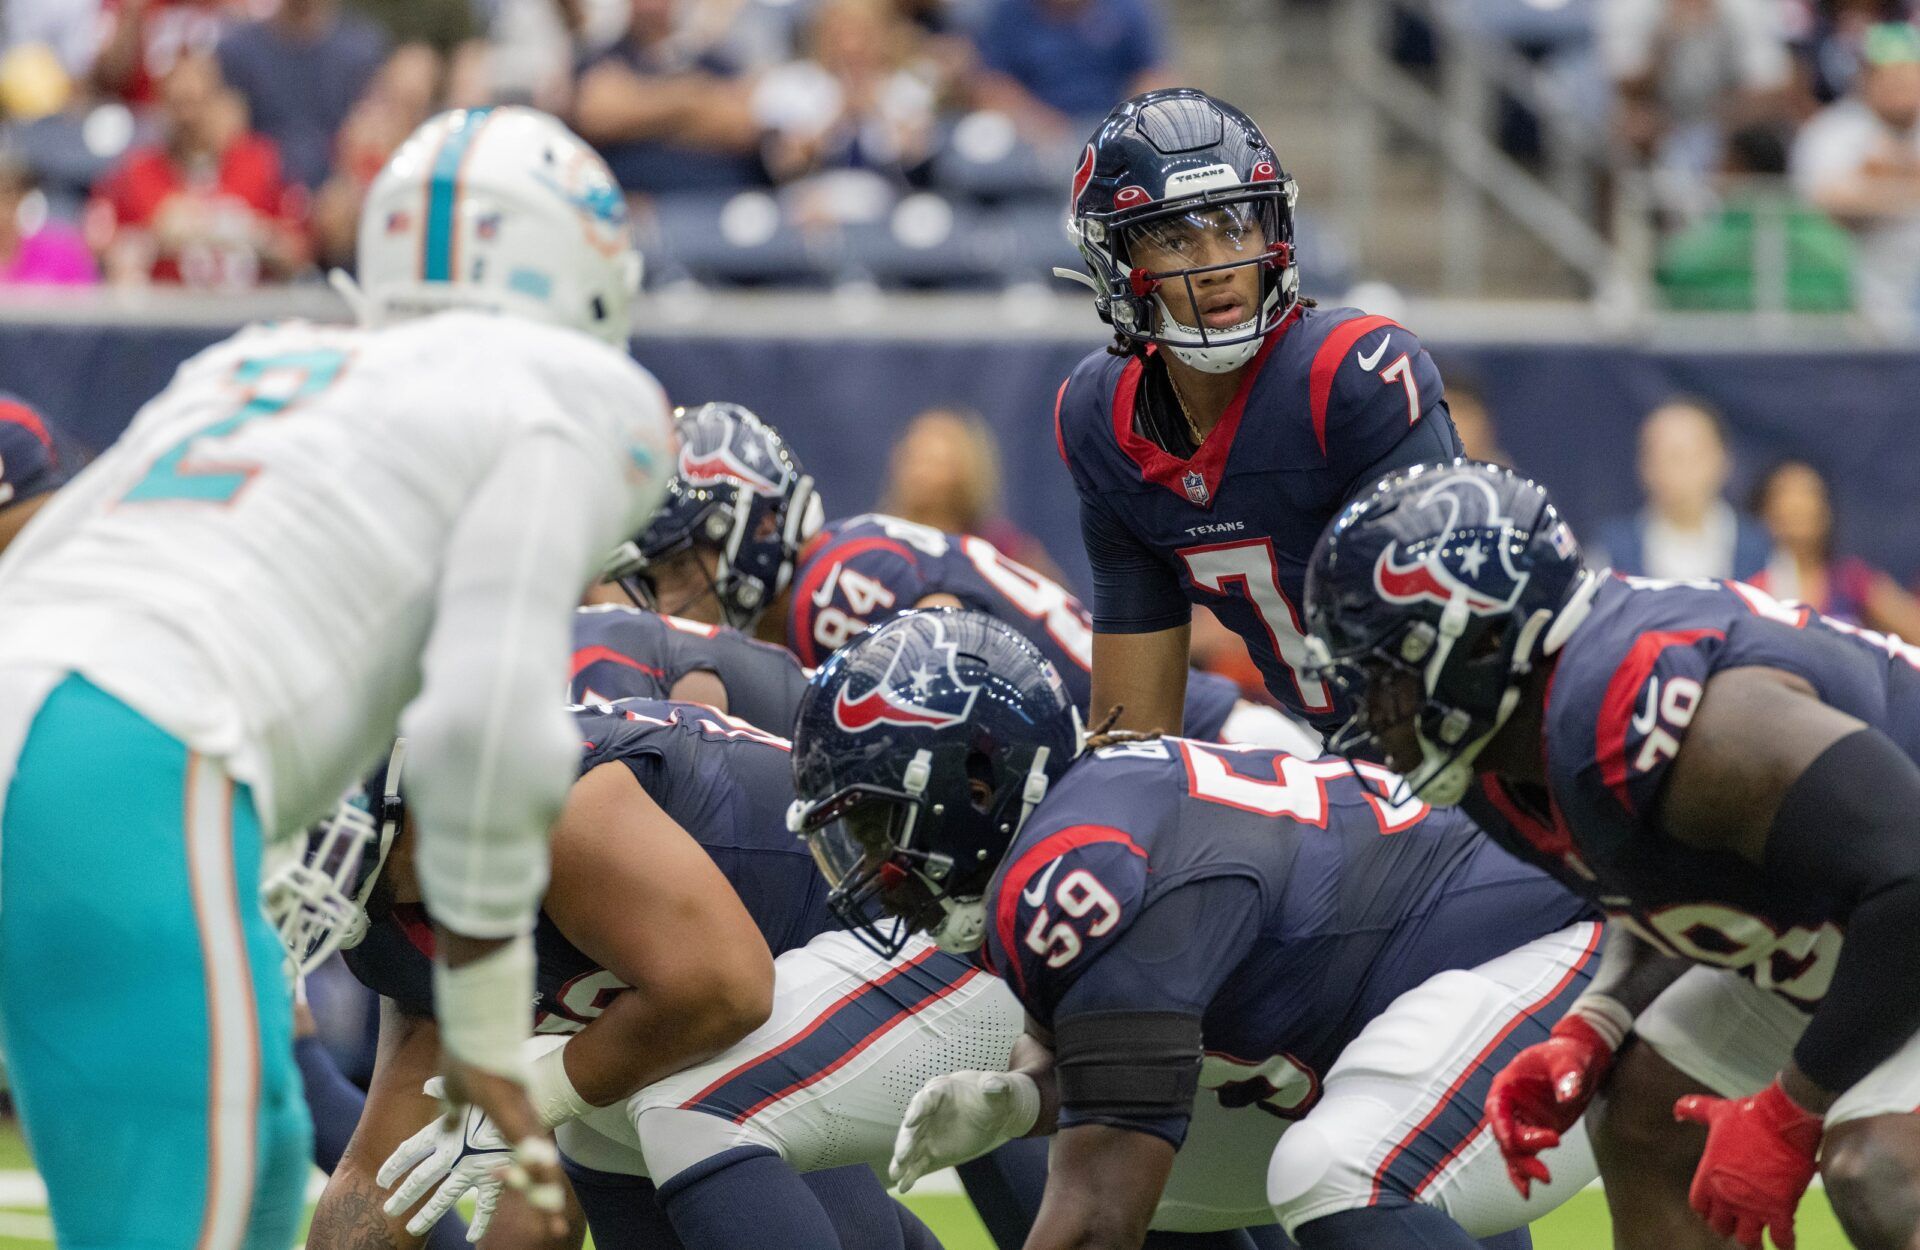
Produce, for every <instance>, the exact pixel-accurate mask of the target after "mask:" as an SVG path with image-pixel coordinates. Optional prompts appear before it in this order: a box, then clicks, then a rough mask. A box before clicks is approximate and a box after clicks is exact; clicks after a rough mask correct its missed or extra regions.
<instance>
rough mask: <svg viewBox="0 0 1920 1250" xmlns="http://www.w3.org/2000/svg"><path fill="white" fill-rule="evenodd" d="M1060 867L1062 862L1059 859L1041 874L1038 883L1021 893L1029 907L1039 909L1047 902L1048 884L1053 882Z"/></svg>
mask: <svg viewBox="0 0 1920 1250" xmlns="http://www.w3.org/2000/svg"><path fill="white" fill-rule="evenodd" d="M1059 866H1060V861H1059V860H1057V859H1056V860H1054V861H1053V862H1052V863H1051V864H1048V865H1047V870H1046V871H1045V872H1043V873H1041V874H1040V879H1039V880H1038V881H1036V882H1034V883H1033V884H1032V885H1030V886H1028V887H1027V888H1026V889H1024V890H1022V891H1020V897H1021V899H1022V900H1023V901H1025V902H1026V904H1027V905H1028V906H1029V907H1038V906H1040V905H1041V904H1043V903H1045V902H1046V901H1047V883H1048V882H1050V881H1052V880H1053V871H1054V869H1056V868H1058V867H1059Z"/></svg>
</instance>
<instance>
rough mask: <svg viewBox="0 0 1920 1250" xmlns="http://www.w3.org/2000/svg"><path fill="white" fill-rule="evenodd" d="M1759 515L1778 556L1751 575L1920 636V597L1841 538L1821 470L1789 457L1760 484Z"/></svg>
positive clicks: (1783, 594)
mask: <svg viewBox="0 0 1920 1250" xmlns="http://www.w3.org/2000/svg"><path fill="white" fill-rule="evenodd" d="M1751 508H1752V511H1753V514H1754V515H1755V516H1757V517H1759V518H1760V520H1761V521H1762V522H1763V523H1764V524H1765V525H1766V527H1767V532H1768V534H1769V535H1771V536H1772V539H1773V558H1772V559H1771V560H1769V561H1768V562H1767V566H1766V568H1764V569H1762V570H1761V571H1760V572H1758V573H1756V574H1755V575H1754V576H1753V577H1752V578H1750V579H1749V580H1751V581H1752V582H1753V584H1754V585H1756V586H1758V587H1760V588H1761V589H1762V590H1765V591H1767V592H1769V593H1771V594H1772V595H1774V596H1775V597H1777V598H1781V599H1792V600H1794V601H1796V602H1799V603H1804V604H1806V605H1807V606H1808V607H1810V608H1812V609H1813V610H1814V611H1816V612H1819V613H1822V614H1823V615H1826V616H1831V617H1834V618H1835V619H1837V620H1842V621H1847V622H1850V623H1852V624H1855V625H1865V626H1866V627H1867V628H1869V629H1877V630H1880V631H1882V632H1884V633H1890V634H1898V635H1900V636H1901V637H1903V638H1908V639H1915V638H1920V599H1915V598H1914V597H1913V596H1912V595H1910V594H1908V593H1907V592H1906V591H1905V590H1903V589H1901V588H1900V584H1899V583H1898V582H1896V581H1894V580H1893V578H1891V577H1889V576H1887V575H1886V574H1885V573H1883V572H1881V571H1880V570H1879V569H1876V568H1874V567H1873V566H1872V565H1870V564H1868V563H1867V562H1866V561H1865V560H1862V559H1860V558H1859V557H1858V556H1853V555H1842V554H1840V553H1839V552H1838V551H1837V550H1836V544H1835V542H1834V525H1833V501H1832V497H1831V494H1830V492H1829V491H1828V490H1827V480H1826V478H1825V477H1824V476H1822V475H1821V473H1820V470H1818V469H1816V468H1814V467H1813V466H1812V465H1810V464H1808V463H1807V462H1806V461H1804V460H1783V461H1781V462H1780V463H1779V464H1776V465H1774V466H1773V468H1771V469H1769V470H1767V472H1766V473H1765V474H1764V475H1763V476H1762V477H1761V478H1760V481H1759V482H1758V483H1757V484H1756V485H1755V486H1754V488H1753V496H1752V500H1751Z"/></svg>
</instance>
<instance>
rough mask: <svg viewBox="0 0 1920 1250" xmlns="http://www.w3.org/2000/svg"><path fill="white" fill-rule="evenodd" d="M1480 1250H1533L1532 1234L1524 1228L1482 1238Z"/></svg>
mask: <svg viewBox="0 0 1920 1250" xmlns="http://www.w3.org/2000/svg"><path fill="white" fill-rule="evenodd" d="M1480 1250H1533V1234H1532V1233H1530V1232H1528V1231H1527V1230H1526V1229H1524V1228H1516V1229H1514V1230H1513V1231H1512V1232H1510V1233H1496V1234H1495V1235H1494V1236H1492V1237H1487V1238H1483V1239H1482V1240H1481V1242H1480Z"/></svg>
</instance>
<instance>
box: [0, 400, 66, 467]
mask: <svg viewBox="0 0 1920 1250" xmlns="http://www.w3.org/2000/svg"><path fill="white" fill-rule="evenodd" d="M0 421H6V422H9V423H11V424H13V425H18V426H24V427H25V428H26V431H27V433H29V434H31V435H33V436H34V437H35V438H37V439H39V440H40V445H41V446H42V447H44V448H46V449H47V454H48V455H49V456H51V455H54V454H55V453H54V450H53V436H52V435H50V434H48V433H47V427H46V425H45V423H44V422H42V421H41V420H40V414H39V413H37V412H35V411H34V410H33V409H32V408H29V407H28V406H27V405H25V404H23V403H21V402H20V401H19V400H17V399H0Z"/></svg>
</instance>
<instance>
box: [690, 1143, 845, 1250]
mask: <svg viewBox="0 0 1920 1250" xmlns="http://www.w3.org/2000/svg"><path fill="white" fill-rule="evenodd" d="M660 1205H661V1206H662V1207H664V1208H665V1209H666V1212H667V1218H668V1219H669V1220H672V1221H673V1231H674V1232H676V1233H678V1234H680V1240H681V1241H682V1242H684V1243H685V1244H686V1247H687V1250H736V1248H737V1250H767V1248H768V1247H770V1246H778V1247H780V1250H841V1246H840V1238H839V1235H838V1234H836V1233H835V1232H834V1230H833V1221H831V1220H829V1219H828V1218H827V1213H826V1211H824V1210H823V1209H822V1208H821V1206H820V1201H819V1199H817V1198H815V1197H814V1196H813V1191H812V1190H810V1189H808V1188H807V1186H806V1184H805V1182H803V1181H802V1180H801V1179H800V1176H799V1174H798V1173H797V1172H795V1171H794V1170H793V1169H792V1168H790V1167H788V1166H787V1164H786V1161H785V1160H784V1159H782V1158H781V1157H780V1156H779V1155H777V1154H775V1153H774V1152H773V1151H771V1150H768V1149H766V1148H765V1147H764V1146H736V1147H735V1148H734V1149H732V1150H725V1151H722V1152H721V1153H719V1154H717V1155H715V1156H713V1157H712V1158H711V1159H705V1160H702V1161H701V1162H699V1163H696V1164H694V1165H693V1166H692V1167H690V1168H688V1169H686V1170H685V1171H683V1172H681V1173H679V1174H678V1175H676V1176H675V1177H673V1179H671V1180H669V1181H667V1182H666V1183H665V1184H663V1185H661V1186H660Z"/></svg>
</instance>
